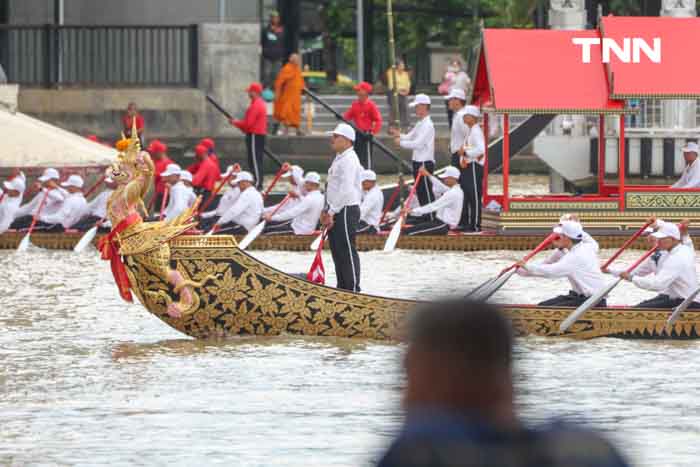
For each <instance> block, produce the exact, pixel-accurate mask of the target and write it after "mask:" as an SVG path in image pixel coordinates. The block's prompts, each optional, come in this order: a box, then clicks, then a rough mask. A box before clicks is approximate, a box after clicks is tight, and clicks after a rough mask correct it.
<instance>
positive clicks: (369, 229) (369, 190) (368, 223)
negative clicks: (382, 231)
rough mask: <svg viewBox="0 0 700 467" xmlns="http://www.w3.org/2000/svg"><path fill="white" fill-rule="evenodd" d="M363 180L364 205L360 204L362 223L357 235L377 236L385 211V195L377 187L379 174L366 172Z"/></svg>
mask: <svg viewBox="0 0 700 467" xmlns="http://www.w3.org/2000/svg"><path fill="white" fill-rule="evenodd" d="M360 180H362V203H361V204H360V223H359V224H358V225H357V233H367V234H376V233H378V232H379V221H380V220H381V219H382V210H383V209H384V193H382V190H381V189H380V188H379V187H378V186H377V174H376V173H374V171H373V170H365V171H363V172H362V174H361V175H360Z"/></svg>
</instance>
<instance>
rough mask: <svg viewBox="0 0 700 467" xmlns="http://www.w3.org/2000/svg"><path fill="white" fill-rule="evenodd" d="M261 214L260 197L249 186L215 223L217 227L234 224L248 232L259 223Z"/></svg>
mask: <svg viewBox="0 0 700 467" xmlns="http://www.w3.org/2000/svg"><path fill="white" fill-rule="evenodd" d="M262 212H263V199H262V195H261V194H260V193H259V192H258V190H256V189H255V188H254V187H252V186H250V187H248V188H246V189H245V190H243V191H242V192H241V195H240V196H239V197H238V199H237V200H236V202H235V203H234V205H233V206H231V208H230V209H229V210H228V211H226V212H225V213H224V215H223V216H221V218H219V220H218V221H217V222H216V224H217V225H224V224H228V223H229V222H234V223H236V224H238V225H241V226H243V227H245V229H246V230H248V231H250V229H252V228H253V227H255V226H256V225H257V224H258V223H259V222H260V216H262Z"/></svg>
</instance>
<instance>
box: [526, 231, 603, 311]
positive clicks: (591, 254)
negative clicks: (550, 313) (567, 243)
mask: <svg viewBox="0 0 700 467" xmlns="http://www.w3.org/2000/svg"><path fill="white" fill-rule="evenodd" d="M597 252H598V248H597V246H596V245H595V244H594V243H591V242H580V243H578V244H577V245H574V247H573V248H571V250H569V251H562V250H555V251H554V252H553V253H552V254H551V255H550V257H549V258H547V260H545V261H542V262H539V263H534V264H528V265H527V266H526V267H525V268H518V274H520V275H523V276H539V277H549V278H558V277H566V278H567V279H568V280H569V283H571V289H572V290H573V291H574V292H576V293H579V294H582V295H585V296H587V297H590V296H591V295H593V294H594V293H596V292H598V291H599V290H600V289H602V288H603V287H605V285H606V283H605V277H604V276H603V273H602V272H601V271H600V263H599V261H598V255H597Z"/></svg>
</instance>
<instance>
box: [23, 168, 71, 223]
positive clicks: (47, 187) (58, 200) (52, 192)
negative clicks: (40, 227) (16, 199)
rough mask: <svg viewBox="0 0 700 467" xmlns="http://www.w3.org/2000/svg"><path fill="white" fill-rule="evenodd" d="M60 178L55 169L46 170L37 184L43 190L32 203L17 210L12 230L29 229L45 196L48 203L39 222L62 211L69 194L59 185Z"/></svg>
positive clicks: (42, 210)
mask: <svg viewBox="0 0 700 467" xmlns="http://www.w3.org/2000/svg"><path fill="white" fill-rule="evenodd" d="M60 178H61V174H59V173H58V170H56V169H53V168H48V169H46V170H44V173H43V174H42V175H41V177H39V178H38V179H37V183H39V184H40V185H41V190H40V191H39V192H38V193H37V194H36V196H34V198H32V200H31V201H30V202H28V203H26V204H24V205H22V206H20V208H19V209H18V210H17V213H16V217H15V221H14V222H13V223H12V225H11V226H10V228H11V229H15V230H22V229H27V228H29V226H30V225H31V224H32V220H33V219H34V215H35V214H36V213H37V212H38V211H39V207H40V206H41V201H42V200H43V199H44V196H45V195H46V202H45V203H44V207H43V208H42V209H41V213H40V215H39V217H38V220H41V219H42V217H44V216H51V215H53V214H56V213H57V212H58V211H59V210H60V209H61V206H62V205H63V200H64V199H65V198H66V195H67V193H66V191H65V190H63V189H62V188H61V187H60V186H59V184H58V181H59V180H60ZM47 193H48V195H47Z"/></svg>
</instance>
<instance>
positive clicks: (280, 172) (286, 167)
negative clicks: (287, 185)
mask: <svg viewBox="0 0 700 467" xmlns="http://www.w3.org/2000/svg"><path fill="white" fill-rule="evenodd" d="M287 171H289V164H287V163H286V162H285V163H284V164H283V165H282V167H280V169H279V170H278V171H277V173H276V174H275V178H273V179H272V182H271V183H270V186H268V187H267V190H265V193H263V200H265V199H266V198H267V195H269V194H270V192H271V191H272V188H274V186H275V185H276V184H277V181H278V180H279V179H280V178H281V177H282V175H284V174H285V173H287Z"/></svg>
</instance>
